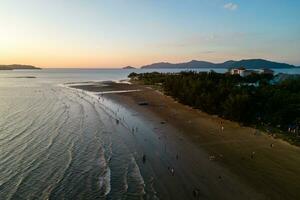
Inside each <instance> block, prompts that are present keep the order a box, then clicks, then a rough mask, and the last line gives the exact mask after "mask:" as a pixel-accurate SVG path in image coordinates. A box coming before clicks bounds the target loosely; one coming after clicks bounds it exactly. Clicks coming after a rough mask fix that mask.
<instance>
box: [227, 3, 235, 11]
mask: <svg viewBox="0 0 300 200" xmlns="http://www.w3.org/2000/svg"><path fill="white" fill-rule="evenodd" d="M224 8H225V9H227V10H231V11H235V10H236V9H238V5H237V4H235V3H231V2H230V3H227V4H225V5H224Z"/></svg>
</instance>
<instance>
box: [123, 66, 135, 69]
mask: <svg viewBox="0 0 300 200" xmlns="http://www.w3.org/2000/svg"><path fill="white" fill-rule="evenodd" d="M122 69H136V68H135V67H132V66H126V67H123V68H122Z"/></svg>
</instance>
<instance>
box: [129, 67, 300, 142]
mask: <svg viewBox="0 0 300 200" xmlns="http://www.w3.org/2000/svg"><path fill="white" fill-rule="evenodd" d="M129 77H130V78H132V79H136V80H139V81H142V82H143V83H144V84H148V85H158V86H159V87H161V88H162V89H163V90H164V92H165V93H166V94H167V95H170V96H172V97H174V98H175V99H177V100H178V101H179V102H181V103H183V104H186V105H190V106H192V107H194V108H197V109H201V110H202V111H205V112H207V113H210V114H217V115H219V116H221V117H223V118H226V119H230V120H234V121H237V122H240V123H242V124H246V125H255V126H256V127H259V128H264V129H266V130H268V131H272V132H274V131H278V132H281V133H283V134H285V136H289V140H293V141H294V142H299V141H300V139H299V126H300V79H290V80H285V81H282V82H280V83H277V84H270V80H272V79H273V76H272V75H259V74H254V75H251V76H248V77H240V76H239V75H230V74H220V73H215V72H199V73H196V72H181V73H157V72H154V73H143V74H136V73H132V74H130V75H129Z"/></svg>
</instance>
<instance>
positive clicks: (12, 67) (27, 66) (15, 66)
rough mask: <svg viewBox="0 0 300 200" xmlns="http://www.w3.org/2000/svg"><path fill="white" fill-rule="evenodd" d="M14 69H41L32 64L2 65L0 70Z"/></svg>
mask: <svg viewBox="0 0 300 200" xmlns="http://www.w3.org/2000/svg"><path fill="white" fill-rule="evenodd" d="M13 69H41V68H38V67H35V66H32V65H19V64H13V65H0V70H13Z"/></svg>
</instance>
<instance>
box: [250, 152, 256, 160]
mask: <svg viewBox="0 0 300 200" xmlns="http://www.w3.org/2000/svg"><path fill="white" fill-rule="evenodd" d="M254 155H255V151H253V152H252V153H251V159H253V158H254Z"/></svg>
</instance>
